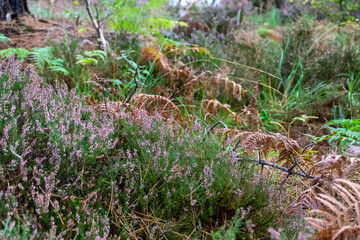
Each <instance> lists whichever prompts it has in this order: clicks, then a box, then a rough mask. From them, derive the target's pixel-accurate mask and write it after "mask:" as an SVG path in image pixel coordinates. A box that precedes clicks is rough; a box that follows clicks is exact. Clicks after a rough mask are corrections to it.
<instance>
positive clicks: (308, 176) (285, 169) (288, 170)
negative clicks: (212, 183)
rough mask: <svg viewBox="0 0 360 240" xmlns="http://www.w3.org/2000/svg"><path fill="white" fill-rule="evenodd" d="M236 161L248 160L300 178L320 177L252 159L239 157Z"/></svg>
mask: <svg viewBox="0 0 360 240" xmlns="http://www.w3.org/2000/svg"><path fill="white" fill-rule="evenodd" d="M236 160H237V161H242V160H248V161H251V162H256V163H258V164H261V165H266V166H269V167H273V168H276V169H279V170H282V171H284V172H291V174H294V175H299V176H302V177H307V178H319V177H320V176H314V175H306V174H304V173H302V172H296V171H293V170H292V168H286V167H283V166H280V165H277V164H275V163H271V162H267V161H265V160H261V159H260V160H258V159H253V158H243V157H240V158H237V159H236Z"/></svg>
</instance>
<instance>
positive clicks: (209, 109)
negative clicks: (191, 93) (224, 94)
mask: <svg viewBox="0 0 360 240" xmlns="http://www.w3.org/2000/svg"><path fill="white" fill-rule="evenodd" d="M222 110H224V111H223V112H224V113H225V114H226V115H227V116H231V118H232V120H233V122H234V123H235V124H244V122H245V120H244V119H243V116H242V115H243V114H241V113H240V114H238V113H236V112H233V111H232V110H231V109H230V105H229V104H222V103H221V102H219V101H218V100H217V99H205V100H204V101H203V102H202V112H203V114H204V116H205V115H206V114H208V113H211V114H213V115H217V114H218V113H219V112H221V111H222Z"/></svg>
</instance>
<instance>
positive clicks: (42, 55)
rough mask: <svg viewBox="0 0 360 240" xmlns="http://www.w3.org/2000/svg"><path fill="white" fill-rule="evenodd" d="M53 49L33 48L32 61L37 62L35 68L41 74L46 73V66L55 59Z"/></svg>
mask: <svg viewBox="0 0 360 240" xmlns="http://www.w3.org/2000/svg"><path fill="white" fill-rule="evenodd" d="M53 51H54V48H53V47H44V48H33V49H32V52H31V60H33V61H34V62H35V66H36V67H38V68H39V70H40V71H41V72H43V71H44V69H45V67H46V64H47V63H48V61H49V60H51V59H52V58H53Z"/></svg>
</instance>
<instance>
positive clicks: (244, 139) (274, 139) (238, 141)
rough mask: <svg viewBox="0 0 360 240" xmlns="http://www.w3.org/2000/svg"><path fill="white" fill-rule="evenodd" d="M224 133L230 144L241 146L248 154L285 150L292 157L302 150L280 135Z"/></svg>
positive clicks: (246, 132)
mask: <svg viewBox="0 0 360 240" xmlns="http://www.w3.org/2000/svg"><path fill="white" fill-rule="evenodd" d="M223 133H224V134H225V135H227V136H228V137H229V141H228V142H227V143H228V144H232V145H234V146H241V147H242V148H244V149H246V150H247V151H248V152H253V151H262V152H264V153H265V154H267V153H268V152H269V151H272V150H277V151H283V150H285V151H288V152H289V153H288V154H289V156H290V155H293V154H296V153H297V152H298V151H299V149H300V146H299V144H298V142H296V141H295V140H293V139H290V138H287V137H285V136H283V135H281V134H278V133H274V134H268V133H261V132H248V131H239V130H235V129H227V130H225V131H223ZM234 143H235V144H234Z"/></svg>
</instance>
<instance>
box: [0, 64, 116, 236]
mask: <svg viewBox="0 0 360 240" xmlns="http://www.w3.org/2000/svg"><path fill="white" fill-rule="evenodd" d="M0 71H1V73H0V84H1V94H0V116H1V118H0V119H1V120H0V160H1V161H0V163H1V168H2V171H3V172H4V173H3V176H2V177H3V178H4V179H3V180H2V181H0V199H1V201H2V202H4V201H5V202H7V204H5V206H4V207H5V209H7V213H6V215H7V217H10V218H13V217H14V214H15V215H16V214H19V211H20V210H19V209H18V208H21V209H24V210H28V209H31V211H30V213H31V215H32V219H31V222H32V224H34V231H36V227H35V226H37V225H41V226H42V229H43V230H46V229H53V228H55V229H54V230H53V231H55V233H58V232H59V231H56V225H57V224H59V221H60V222H61V224H63V225H65V226H68V229H71V225H72V223H71V222H72V221H73V220H72V218H74V219H75V218H80V217H81V218H83V216H81V214H80V212H79V211H69V212H68V211H67V208H68V207H69V205H68V204H71V201H69V200H72V201H74V199H73V198H74V195H75V196H76V197H79V198H83V195H84V194H85V192H84V190H85V189H86V188H87V186H84V185H83V184H84V182H83V181H82V180H81V178H82V177H83V175H84V174H85V173H87V172H92V173H94V174H95V173H96V171H94V167H96V166H98V165H96V157H97V156H99V155H102V154H106V153H107V152H108V151H109V150H110V149H112V148H114V147H115V145H116V143H117V140H116V137H114V136H115V135H116V131H115V128H114V124H113V120H112V117H111V116H99V115H98V114H97V113H96V112H95V111H93V110H92V109H91V108H89V107H88V106H86V105H85V104H84V103H83V102H82V101H81V99H80V98H79V97H78V96H76V94H75V92H74V91H70V92H68V90H67V88H66V87H65V86H64V84H63V85H62V86H60V85H59V84H56V86H55V87H53V86H50V85H45V84H44V83H43V81H42V80H41V78H39V77H38V76H37V75H36V73H35V72H33V71H32V70H31V69H24V70H23V69H22V65H21V63H19V62H16V61H15V60H14V59H11V60H10V61H8V62H3V63H2V65H1V66H0ZM99 171H100V170H99ZM94 181H96V179H95V178H94V179H89V181H87V184H88V185H91V184H93V183H92V182H94ZM54 195H56V196H57V197H56V198H54V197H53V196H54ZM12 196H16V201H11V197H12ZM67 199H69V200H67ZM11 204H12V205H11ZM14 205H15V206H14ZM3 209H4V208H3ZM62 210H64V211H65V212H66V214H67V215H66V216H65V215H63V217H62V218H63V219H60V218H59V216H61V215H62V214H63V213H61V212H62ZM73 210H74V209H73ZM5 212H6V211H5ZM87 214H88V217H89V218H91V219H95V218H94V216H91V215H93V214H94V213H92V212H91V211H89V212H88V213H87ZM73 215H74V217H72V216H73ZM75 215H76V217H75ZM55 216H57V217H55ZM3 217H5V216H2V219H4V218H3ZM98 218H99V221H97V222H100V220H102V218H103V217H98ZM79 220H80V219H79ZM82 221H84V220H82ZM65 226H63V227H65ZM64 229H66V228H63V230H64ZM55 233H54V234H55Z"/></svg>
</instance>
